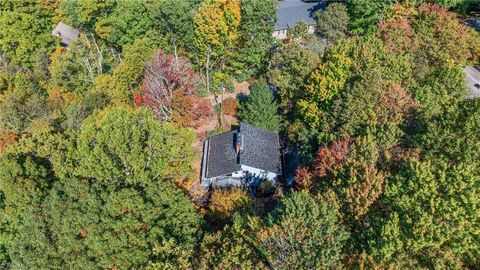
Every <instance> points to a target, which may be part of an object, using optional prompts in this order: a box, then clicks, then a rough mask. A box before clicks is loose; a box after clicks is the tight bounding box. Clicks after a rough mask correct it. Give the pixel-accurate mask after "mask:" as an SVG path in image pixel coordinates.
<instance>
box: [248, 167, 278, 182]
mask: <svg viewBox="0 0 480 270" xmlns="http://www.w3.org/2000/svg"><path fill="white" fill-rule="evenodd" d="M243 171H248V172H249V173H251V174H255V176H257V177H259V176H260V178H264V179H268V180H274V179H275V177H277V174H276V173H273V172H269V171H264V170H260V169H257V168H254V167H250V166H246V165H242V174H243Z"/></svg>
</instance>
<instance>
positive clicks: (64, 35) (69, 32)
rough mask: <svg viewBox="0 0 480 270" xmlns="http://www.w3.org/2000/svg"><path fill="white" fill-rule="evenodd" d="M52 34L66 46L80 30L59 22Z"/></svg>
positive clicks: (75, 37) (74, 38) (76, 36)
mask: <svg viewBox="0 0 480 270" xmlns="http://www.w3.org/2000/svg"><path fill="white" fill-rule="evenodd" d="M52 34H53V35H54V36H56V37H58V38H60V39H61V41H60V43H61V44H62V45H63V46H65V47H68V45H70V43H72V42H73V41H75V40H76V39H77V38H78V36H79V35H80V31H78V30H77V29H75V28H73V27H70V26H69V25H66V24H64V23H62V22H60V23H59V24H58V25H57V27H55V29H53V31H52Z"/></svg>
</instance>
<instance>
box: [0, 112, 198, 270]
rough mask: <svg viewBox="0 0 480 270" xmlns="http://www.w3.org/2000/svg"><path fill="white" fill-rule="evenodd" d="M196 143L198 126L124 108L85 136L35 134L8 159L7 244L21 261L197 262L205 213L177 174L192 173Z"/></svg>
mask: <svg viewBox="0 0 480 270" xmlns="http://www.w3.org/2000/svg"><path fill="white" fill-rule="evenodd" d="M126 130H131V131H132V132H130V133H129V132H125V131H126ZM37 142H40V143H37ZM184 142H185V143H186V144H185V145H182V144H183V143H184ZM191 144H192V135H191V134H190V133H189V132H188V131H185V130H183V129H179V128H178V127H176V126H174V125H171V124H160V123H158V122H157V121H156V120H155V119H154V117H153V116H152V115H151V113H150V112H148V111H147V110H143V109H141V110H136V111H133V112H132V111H129V110H127V109H123V108H116V109H110V110H108V111H106V112H104V113H101V114H99V115H97V117H93V118H91V119H89V120H88V121H86V122H85V123H84V124H83V125H82V127H81V129H80V131H79V133H78V134H75V133H68V134H55V133H52V132H48V131H47V132H41V133H38V134H35V135H32V136H28V137H25V138H24V139H22V140H21V141H20V142H19V144H18V147H16V148H8V149H9V151H7V152H6V153H5V154H3V155H2V159H1V162H2V163H1V164H2V166H1V168H0V174H1V175H2V182H1V186H0V188H1V189H0V191H1V194H2V205H1V208H0V214H1V215H2V217H3V218H2V229H1V237H2V247H1V248H0V249H2V250H5V251H6V256H8V257H9V259H10V260H11V263H12V265H13V266H14V268H33V269H45V268H56V269H59V268H65V267H67V268H78V269H95V268H141V267H145V266H147V265H148V264H149V263H150V264H154V265H182V266H184V268H185V269H189V268H190V267H191V258H192V255H193V251H194V248H195V246H196V243H197V241H198V237H199V234H198V233H199V230H200V226H201V217H200V215H199V214H198V213H197V212H196V210H195V209H194V207H193V205H192V203H191V202H190V201H189V199H188V198H187V197H186V196H185V195H184V194H183V192H182V191H181V190H179V189H178V188H177V187H175V185H174V181H175V179H178V178H182V177H184V176H185V175H188V174H189V171H190V167H189V165H190V159H189V156H192V155H193V153H192V151H191V148H190V147H191ZM162 155H163V157H162ZM19 180H20V181H19ZM28 194H30V195H28ZM31 195H34V196H31ZM4 239H5V241H3V240H4ZM172 246H174V247H175V249H174V251H170V253H167V252H163V253H162V254H161V255H159V254H158V249H160V250H161V249H162V248H163V249H165V250H168V247H172ZM2 256H4V257H5V252H3V253H2Z"/></svg>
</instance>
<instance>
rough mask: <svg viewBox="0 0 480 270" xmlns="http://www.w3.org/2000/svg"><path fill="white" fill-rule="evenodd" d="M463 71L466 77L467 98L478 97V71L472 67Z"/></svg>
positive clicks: (479, 80) (479, 86) (479, 78)
mask: <svg viewBox="0 0 480 270" xmlns="http://www.w3.org/2000/svg"><path fill="white" fill-rule="evenodd" d="M463 71H465V74H466V75H467V85H468V92H467V98H476V97H480V70H478V69H476V68H474V67H466V68H464V69H463Z"/></svg>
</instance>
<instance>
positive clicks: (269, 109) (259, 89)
mask: <svg viewBox="0 0 480 270" xmlns="http://www.w3.org/2000/svg"><path fill="white" fill-rule="evenodd" d="M239 117H240V120H242V121H243V122H245V123H248V124H252V125H254V126H257V127H261V128H266V129H270V130H274V131H277V130H279V128H280V116H279V115H278V105H277V102H276V101H275V98H274V96H273V93H272V91H271V90H270V88H269V86H268V84H267V82H266V81H265V80H261V81H258V82H256V83H255V84H253V85H252V86H251V88H250V95H249V96H248V99H247V101H245V102H244V103H243V104H241V105H240V110H239Z"/></svg>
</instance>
